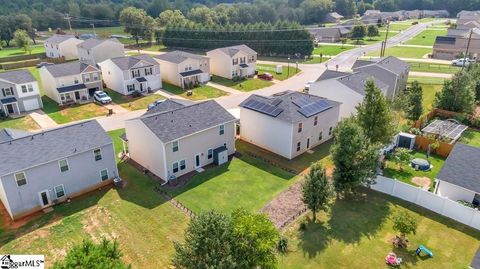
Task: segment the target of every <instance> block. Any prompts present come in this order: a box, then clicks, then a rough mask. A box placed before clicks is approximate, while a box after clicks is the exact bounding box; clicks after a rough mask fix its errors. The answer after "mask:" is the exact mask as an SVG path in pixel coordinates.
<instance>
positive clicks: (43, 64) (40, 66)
mask: <svg viewBox="0 0 480 269" xmlns="http://www.w3.org/2000/svg"><path fill="white" fill-rule="evenodd" d="M47 65H53V63H49V62H40V63H38V64H37V68H42V67H44V66H47Z"/></svg>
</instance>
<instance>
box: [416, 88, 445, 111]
mask: <svg viewBox="0 0 480 269" xmlns="http://www.w3.org/2000/svg"><path fill="white" fill-rule="evenodd" d="M420 85H421V86H422V90H423V113H425V114H426V113H429V112H430V111H431V110H432V109H433V102H434V101H435V94H436V93H437V92H439V91H440V90H442V88H443V85H438V84H420Z"/></svg>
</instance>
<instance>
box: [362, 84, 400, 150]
mask: <svg viewBox="0 0 480 269" xmlns="http://www.w3.org/2000/svg"><path fill="white" fill-rule="evenodd" d="M357 119H358V124H359V125H360V126H361V127H362V128H363V130H364V132H365V136H366V137H368V139H369V140H370V142H371V143H380V144H387V143H390V142H391V141H392V137H393V134H394V132H395V128H394V126H393V115H392V111H391V110H390V106H389V104H388V102H387V100H386V98H385V96H384V95H383V93H382V92H381V91H380V89H378V88H377V86H376V85H375V82H374V81H373V80H372V79H369V80H368V81H367V83H366V84H365V97H364V98H363V102H362V103H361V104H359V105H358V106H357Z"/></svg>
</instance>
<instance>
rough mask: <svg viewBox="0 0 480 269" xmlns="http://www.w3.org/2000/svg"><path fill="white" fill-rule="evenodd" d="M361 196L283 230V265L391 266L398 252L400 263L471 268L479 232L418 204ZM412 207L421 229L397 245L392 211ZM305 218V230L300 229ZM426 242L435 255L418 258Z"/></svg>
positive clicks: (294, 268) (321, 268) (425, 268)
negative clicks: (389, 259) (316, 218)
mask: <svg viewBox="0 0 480 269" xmlns="http://www.w3.org/2000/svg"><path fill="white" fill-rule="evenodd" d="M362 194H363V195H362V196H357V197H353V198H347V199H344V200H336V201H335V202H334V203H333V205H332V206H331V209H330V211H329V212H328V213H321V214H320V216H319V221H317V222H315V223H313V222H312V221H309V219H310V218H311V215H308V216H307V217H304V218H303V219H301V220H300V221H298V222H296V223H295V224H294V225H292V226H291V227H289V228H288V229H287V230H286V232H285V233H284V234H285V236H286V237H287V239H288V243H289V244H288V245H289V252H288V253H287V254H286V255H282V256H280V258H279V263H280V264H279V268H281V269H283V268H285V269H307V268H309V269H313V268H315V269H328V268H392V267H389V266H387V265H386V264H385V256H386V255H387V254H388V253H389V252H392V251H393V252H395V253H396V254H397V255H398V256H399V257H401V258H402V259H403V262H402V265H401V267H400V268H419V269H429V268H438V269H440V268H441V269H453V268H456V269H463V268H468V265H469V264H470V261H471V259H472V257H473V256H474V254H475V251H476V250H477V248H478V247H479V245H480V241H479V240H480V233H479V232H478V231H476V230H474V229H470V228H467V227H466V226H464V225H461V224H459V223H457V222H454V221H452V220H449V219H447V218H443V217H440V216H439V215H437V214H434V213H432V212H430V211H428V210H425V209H422V208H420V207H417V206H415V205H413V204H410V203H407V202H404V201H401V200H399V199H395V198H393V197H390V196H387V195H383V194H380V193H377V192H374V191H369V190H364V191H363V192H362ZM405 211H406V212H408V213H410V214H412V216H414V217H415V218H416V219H417V220H418V224H419V225H418V228H417V233H416V234H415V235H409V236H408V238H409V241H410V245H409V247H408V248H407V249H398V248H394V247H393V246H392V243H391V241H390V240H391V239H392V238H393V237H394V236H395V235H396V232H395V231H393V229H392V225H393V224H392V220H391V218H392V216H394V215H396V214H397V213H399V212H405ZM301 222H305V223H306V227H307V228H306V230H301V229H299V226H300V223H301ZM422 244H423V245H424V246H426V247H427V248H429V249H430V250H432V251H433V253H434V257H433V258H426V257H418V256H416V255H415V249H416V248H417V247H418V246H419V245H422Z"/></svg>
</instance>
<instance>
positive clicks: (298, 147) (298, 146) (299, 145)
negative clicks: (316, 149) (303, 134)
mask: <svg viewBox="0 0 480 269" xmlns="http://www.w3.org/2000/svg"><path fill="white" fill-rule="evenodd" d="M301 145H302V142H298V143H297V151H300V147H301Z"/></svg>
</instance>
